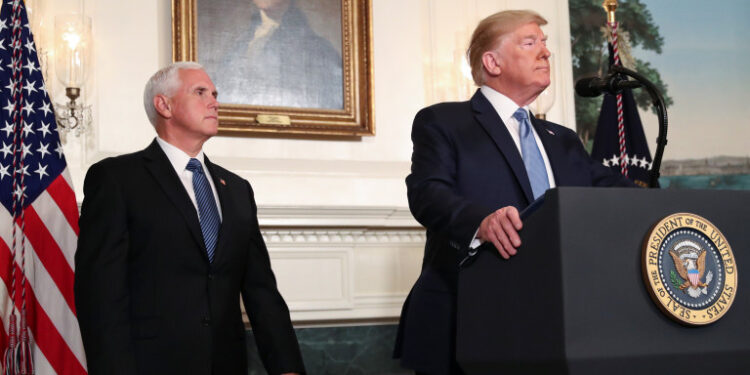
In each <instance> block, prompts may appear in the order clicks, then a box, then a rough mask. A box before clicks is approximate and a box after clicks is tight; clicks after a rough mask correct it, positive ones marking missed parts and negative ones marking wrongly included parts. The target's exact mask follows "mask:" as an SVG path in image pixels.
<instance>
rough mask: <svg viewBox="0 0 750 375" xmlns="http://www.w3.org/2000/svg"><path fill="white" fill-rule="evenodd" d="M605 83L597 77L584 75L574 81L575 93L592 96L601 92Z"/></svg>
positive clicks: (586, 96) (585, 96)
mask: <svg viewBox="0 0 750 375" xmlns="http://www.w3.org/2000/svg"><path fill="white" fill-rule="evenodd" d="M606 86H607V83H606V82H604V80H603V79H601V78H599V77H596V76H594V77H585V78H581V79H579V80H578V81H577V82H576V93H577V94H578V95H580V96H583V97H584V98H592V97H596V96H599V95H601V94H602V90H604V88H605V87H606Z"/></svg>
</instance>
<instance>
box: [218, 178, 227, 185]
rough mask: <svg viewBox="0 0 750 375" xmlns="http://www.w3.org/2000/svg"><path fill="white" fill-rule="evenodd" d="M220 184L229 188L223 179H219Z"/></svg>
mask: <svg viewBox="0 0 750 375" xmlns="http://www.w3.org/2000/svg"><path fill="white" fill-rule="evenodd" d="M219 182H220V183H221V184H222V185H224V186H227V182H226V181H224V179H223V178H220V179H219Z"/></svg>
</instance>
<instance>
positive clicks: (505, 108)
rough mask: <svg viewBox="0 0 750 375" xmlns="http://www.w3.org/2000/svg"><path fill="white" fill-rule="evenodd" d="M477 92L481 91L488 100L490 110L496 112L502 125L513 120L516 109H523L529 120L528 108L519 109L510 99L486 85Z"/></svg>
mask: <svg viewBox="0 0 750 375" xmlns="http://www.w3.org/2000/svg"><path fill="white" fill-rule="evenodd" d="M479 90H480V91H482V94H483V95H484V97H485V98H487V100H489V102H490V104H492V108H494V109H495V112H497V114H498V116H500V119H501V120H503V122H504V123H506V124H508V121H509V120H510V119H511V118H513V114H514V113H516V111H517V110H518V108H523V110H524V111H526V116H527V117H528V118H531V116H530V115H529V108H528V106H524V107H519V106H518V104H516V102H514V101H513V100H512V99H511V98H509V97H507V96H505V95H503V94H501V93H500V92H498V91H497V90H495V89H493V88H492V87H489V86H487V85H483V86H482V87H481V88H480V89H479Z"/></svg>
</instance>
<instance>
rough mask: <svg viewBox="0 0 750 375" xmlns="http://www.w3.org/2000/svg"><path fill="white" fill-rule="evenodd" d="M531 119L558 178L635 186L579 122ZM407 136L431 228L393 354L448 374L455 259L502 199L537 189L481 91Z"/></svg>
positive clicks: (415, 204)
mask: <svg viewBox="0 0 750 375" xmlns="http://www.w3.org/2000/svg"><path fill="white" fill-rule="evenodd" d="M531 122H532V125H533V126H534V129H535V130H536V132H537V134H538V135H539V138H540V139H541V141H542V143H543V145H544V149H545V151H546V152H547V156H548V158H549V161H550V164H551V167H552V172H553V174H554V177H555V183H556V185H557V186H633V184H632V183H631V182H630V181H629V180H627V179H626V178H623V177H621V176H619V175H615V174H613V173H612V172H611V171H610V170H609V169H608V168H605V167H604V166H602V165H601V164H599V163H596V162H595V161H593V160H592V159H591V158H590V157H589V155H588V154H587V153H586V151H585V150H584V149H583V146H582V144H581V142H580V140H579V138H578V136H577V135H576V134H575V132H573V131H571V130H570V129H568V128H565V127H563V126H560V125H557V124H554V123H551V122H548V121H543V120H538V119H535V118H533V116H532V119H531ZM412 142H413V144H414V149H413V153H412V167H411V174H410V175H409V176H408V177H407V178H406V186H407V189H408V198H409V208H410V209H411V212H412V214H413V215H414V217H415V218H416V219H417V221H419V222H420V223H421V224H422V225H424V226H425V228H427V243H426V246H425V255H424V260H423V264H422V272H421V275H420V276H419V279H418V280H417V282H416V284H415V285H414V287H413V288H412V290H411V293H410V294H409V297H408V298H407V300H406V302H405V304H404V308H403V311H402V314H401V323H400V325H399V333H398V338H397V340H396V350H395V355H396V356H397V357H401V363H402V365H403V366H404V367H407V368H412V369H416V370H418V371H422V372H426V373H429V374H449V373H451V371H455V366H456V364H455V320H456V306H455V305H456V288H457V280H458V271H459V267H458V263H459V261H460V259H461V258H463V256H464V255H465V254H466V251H467V250H468V246H469V244H470V242H471V240H472V239H473V238H474V235H475V233H476V231H477V229H478V228H479V225H480V223H481V222H482V219H484V218H485V217H486V216H487V215H489V214H490V213H492V212H494V211H495V210H497V209H499V208H501V207H505V206H515V207H516V208H518V210H519V211H520V210H522V209H523V208H525V207H526V206H528V205H529V203H531V202H532V201H533V197H532V192H531V185H530V183H529V179H528V176H527V174H526V169H525V167H524V164H523V160H522V158H521V154H520V153H519V151H518V147H516V145H515V144H514V142H513V139H512V138H511V136H510V133H509V132H508V130H507V128H506V126H505V125H504V124H503V122H502V120H501V119H500V117H499V115H498V114H497V112H496V111H495V109H494V108H493V107H492V105H491V104H490V102H489V101H488V100H487V98H485V96H484V95H483V94H482V93H481V92H480V91H477V93H476V94H475V95H474V96H473V97H472V99H471V100H470V101H468V102H460V103H441V104H436V105H433V106H431V107H427V108H425V109H423V110H421V111H419V113H417V115H416V117H415V119H414V125H413V128H412ZM483 246H488V247H491V246H492V245H491V244H485V245H483ZM492 251H495V250H494V248H492ZM511 261H512V260H511Z"/></svg>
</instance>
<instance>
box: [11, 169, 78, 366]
mask: <svg viewBox="0 0 750 375" xmlns="http://www.w3.org/2000/svg"><path fill="white" fill-rule="evenodd" d="M71 186H72V184H71V183H70V178H69V173H68V170H67V168H66V169H65V171H63V173H62V174H61V175H59V176H58V177H57V178H56V179H55V180H54V182H53V183H52V184H50V186H49V187H48V188H47V189H46V191H45V192H43V193H42V194H41V195H40V196H39V197H38V198H37V199H36V200H35V201H34V202H33V203H32V204H31V205H30V206H28V207H27V208H26V210H25V227H24V229H25V233H24V235H25V237H26V238H25V246H26V252H25V253H26V262H25V269H24V272H23V273H21V265H22V264H23V263H22V261H21V252H20V251H17V252H16V259H15V261H14V262H11V250H10V246H11V242H12V226H13V224H12V221H13V218H12V216H11V215H10V213H9V212H8V211H6V210H0V228H5V230H3V231H2V235H1V236H2V241H0V270H2V272H1V273H0V277H1V278H2V281H3V282H2V283H0V301H3V303H0V317H1V318H2V326H3V330H2V332H1V333H0V340H2V344H5V342H6V340H7V333H8V322H9V319H10V315H11V314H19V312H20V309H21V306H20V303H19V304H18V305H17V306H12V302H11V298H10V294H9V290H10V288H11V280H10V275H11V272H10V270H11V268H10V267H11V264H13V267H15V268H16V275H25V277H26V278H27V282H26V287H27V288H26V294H27V297H28V299H27V301H28V305H27V307H26V309H27V317H28V326H29V329H30V335H31V336H32V342H33V343H34V344H35V345H34V346H33V347H34V365H35V372H36V373H37V374H40V375H44V374H66V375H67V374H74V375H77V374H86V356H85V353H84V351H83V344H82V342H81V334H80V330H79V327H78V320H77V319H76V312H75V303H74V297H73V280H74V278H73V272H74V267H75V266H74V262H73V257H74V254H75V249H76V243H77V238H78V207H77V206H76V201H75V195H74V193H73V189H72V188H71ZM17 224H18V223H16V233H17V236H19V238H17V239H16V244H17V245H18V244H19V243H20V240H21V238H20V235H21V227H20V226H18V225H17ZM20 284H21V283H20V282H18V280H17V282H16V284H15V285H16V288H17V289H16V291H17V293H20V288H21V286H20ZM19 319H20V316H19Z"/></svg>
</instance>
